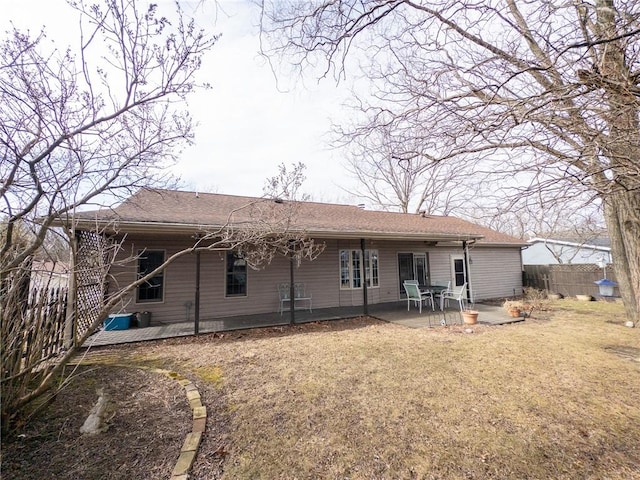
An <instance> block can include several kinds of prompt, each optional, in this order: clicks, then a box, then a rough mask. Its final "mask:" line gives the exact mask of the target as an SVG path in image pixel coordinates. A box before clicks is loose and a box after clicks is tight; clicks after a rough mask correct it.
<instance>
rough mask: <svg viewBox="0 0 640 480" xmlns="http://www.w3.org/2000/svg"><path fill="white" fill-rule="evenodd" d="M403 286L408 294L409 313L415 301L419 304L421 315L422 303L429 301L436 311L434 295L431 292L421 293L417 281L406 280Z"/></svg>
mask: <svg viewBox="0 0 640 480" xmlns="http://www.w3.org/2000/svg"><path fill="white" fill-rule="evenodd" d="M402 285H403V286H404V291H405V292H406V293H407V311H409V307H410V306H411V302H412V301H413V302H415V303H417V304H418V306H419V308H420V313H422V302H424V301H425V300H427V299H428V300H429V301H430V302H431V309H432V310H434V311H435V309H436V308H435V306H434V303H433V295H432V294H431V292H421V291H420V287H419V286H418V281H417V280H405V281H404V282H403V284H402Z"/></svg>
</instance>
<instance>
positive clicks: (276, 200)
mask: <svg viewBox="0 0 640 480" xmlns="http://www.w3.org/2000/svg"><path fill="white" fill-rule="evenodd" d="M273 201H274V202H276V203H284V201H282V199H281V198H274V199H273Z"/></svg>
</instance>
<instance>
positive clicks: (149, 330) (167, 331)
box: [83, 300, 524, 347]
mask: <svg viewBox="0 0 640 480" xmlns="http://www.w3.org/2000/svg"><path fill="white" fill-rule="evenodd" d="M473 308H474V309H475V310H477V311H479V312H480V315H479V317H478V323H480V324H485V325H504V324H509V323H517V322H521V321H523V320H524V319H523V318H511V317H509V316H508V315H507V313H506V312H505V311H504V309H503V308H502V307H499V306H494V305H485V304H481V303H478V304H475V305H473ZM362 315H363V307H362V306H357V307H340V308H320V309H315V310H313V312H309V311H306V310H300V311H296V314H295V316H296V323H308V322H322V321H328V320H341V319H346V318H353V317H359V316H362ZM369 316H371V317H374V318H377V319H379V320H383V321H386V322H391V323H396V324H398V325H403V326H405V327H409V328H427V327H440V326H442V325H443V324H445V325H453V324H461V323H462V317H461V315H460V312H459V311H458V310H454V309H446V310H445V311H444V312H441V311H438V310H436V311H435V312H434V311H431V310H429V309H427V308H423V309H422V313H419V311H418V309H417V308H416V307H414V306H412V307H411V309H410V310H409V311H407V304H406V301H404V300H403V301H399V302H392V303H381V304H376V305H369ZM288 324H289V312H284V314H283V315H280V314H279V313H267V314H260V315H243V316H235V317H226V318H217V319H214V320H201V321H200V323H199V333H201V334H203V333H213V332H223V331H230V330H242V329H247V328H260V327H273V326H282V325H288ZM193 334H194V322H193V321H190V322H181V323H171V324H160V325H158V324H153V325H152V326H149V327H146V328H136V327H133V328H129V329H127V330H111V331H105V330H99V331H98V332H96V333H95V334H93V335H92V336H91V337H89V338H88V339H87V341H86V342H85V344H84V345H83V346H84V347H90V346H103V345H116V344H122V343H132V342H142V341H147V340H159V339H162V338H174V337H185V336H189V335H193Z"/></svg>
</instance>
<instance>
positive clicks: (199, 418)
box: [158, 370, 207, 480]
mask: <svg viewBox="0 0 640 480" xmlns="http://www.w3.org/2000/svg"><path fill="white" fill-rule="evenodd" d="M164 372H166V373H165V374H166V375H168V376H169V377H171V378H175V377H174V375H175V373H174V372H168V371H166V370H165V371H164ZM164 372H163V373H164ZM158 373H160V372H158ZM176 380H177V381H178V383H179V384H180V385H182V386H183V387H184V390H185V393H186V394H187V400H189V406H190V407H191V410H192V411H193V428H192V429H191V432H190V433H188V434H187V437H186V438H185V439H184V444H183V445H182V449H181V450H180V456H179V457H178V461H177V462H176V466H175V467H173V473H172V474H171V480H187V478H188V473H189V470H191V466H192V465H193V461H194V460H195V459H196V454H197V453H198V448H199V447H200V442H201V440H202V434H203V433H204V431H205V428H206V426H207V407H205V406H203V405H202V400H201V397H200V392H199V391H198V389H197V388H196V386H195V385H194V384H193V382H192V381H191V380H188V379H186V378H179V379H178V378H176Z"/></svg>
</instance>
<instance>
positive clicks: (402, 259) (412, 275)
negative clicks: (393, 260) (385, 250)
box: [398, 253, 429, 296]
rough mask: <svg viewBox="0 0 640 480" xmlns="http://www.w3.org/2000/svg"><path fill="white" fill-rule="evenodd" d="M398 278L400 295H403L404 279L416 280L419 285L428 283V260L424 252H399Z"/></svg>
mask: <svg viewBox="0 0 640 480" xmlns="http://www.w3.org/2000/svg"><path fill="white" fill-rule="evenodd" d="M398 280H399V287H400V295H401V296H404V295H405V292H404V287H403V286H402V284H403V283H404V281H405V280H418V283H419V284H420V285H429V260H428V257H427V254H426V253H399V254H398Z"/></svg>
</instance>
